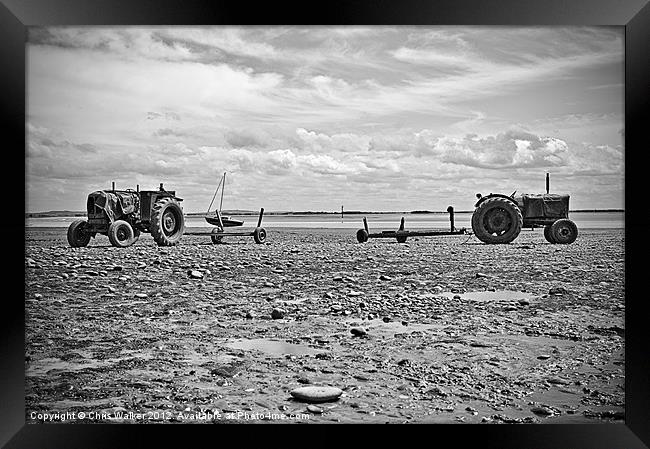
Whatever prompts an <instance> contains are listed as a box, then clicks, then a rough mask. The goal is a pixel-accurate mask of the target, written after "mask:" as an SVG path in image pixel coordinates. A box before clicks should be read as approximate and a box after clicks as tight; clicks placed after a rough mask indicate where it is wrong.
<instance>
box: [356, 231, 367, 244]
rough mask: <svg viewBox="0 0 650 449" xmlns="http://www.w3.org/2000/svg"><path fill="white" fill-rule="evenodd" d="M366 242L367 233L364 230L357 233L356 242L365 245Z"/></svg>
mask: <svg viewBox="0 0 650 449" xmlns="http://www.w3.org/2000/svg"><path fill="white" fill-rule="evenodd" d="M367 241H368V232H367V231H366V230H365V229H359V230H358V231H357V242H359V243H366V242H367Z"/></svg>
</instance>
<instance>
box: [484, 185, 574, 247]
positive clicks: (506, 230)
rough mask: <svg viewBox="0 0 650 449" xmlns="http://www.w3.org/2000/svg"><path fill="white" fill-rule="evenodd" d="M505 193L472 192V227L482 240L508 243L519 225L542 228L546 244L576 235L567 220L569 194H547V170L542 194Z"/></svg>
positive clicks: (563, 241) (569, 240) (569, 239)
mask: <svg viewBox="0 0 650 449" xmlns="http://www.w3.org/2000/svg"><path fill="white" fill-rule="evenodd" d="M515 193H516V192H513V193H512V195H510V196H507V195H503V194H499V193H494V194H493V193H490V194H489V195H487V196H482V195H481V194H480V193H478V194H476V197H477V198H478V201H477V202H476V204H475V205H474V206H475V207H476V209H474V214H473V215H472V230H473V231H474V234H475V235H476V237H478V239H479V240H481V241H482V242H485V243H510V242H512V241H513V240H514V239H516V238H517V236H518V235H519V232H520V231H521V228H541V227H543V228H544V237H545V238H546V240H547V241H548V242H550V243H561V244H569V243H573V242H574V241H575V239H576V238H577V237H578V227H577V226H576V224H575V223H574V222H573V221H571V220H569V195H557V194H550V193H548V173H547V174H546V193H545V194H520V195H517V196H515Z"/></svg>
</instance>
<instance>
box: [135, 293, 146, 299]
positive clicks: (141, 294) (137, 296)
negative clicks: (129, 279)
mask: <svg viewBox="0 0 650 449" xmlns="http://www.w3.org/2000/svg"><path fill="white" fill-rule="evenodd" d="M135 297H136V298H146V297H147V294H146V293H136V294H135Z"/></svg>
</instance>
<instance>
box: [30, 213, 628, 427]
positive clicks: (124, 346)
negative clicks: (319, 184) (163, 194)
mask: <svg viewBox="0 0 650 449" xmlns="http://www.w3.org/2000/svg"><path fill="white" fill-rule="evenodd" d="M443 218H444V216H443ZM249 221H251V223H252V222H253V221H256V220H254V219H253V218H250V219H249ZM408 223H409V221H408V219H407V224H408ZM370 224H371V226H372V224H373V223H372V222H371V223H370ZM360 225H361V223H359V227H360ZM393 228H396V226H394V227H393ZM266 229H267V240H266V243H264V244H255V243H254V242H253V239H252V237H232V238H225V239H224V243H223V244H217V245H213V244H212V242H211V241H210V238H209V237H205V236H192V235H185V236H183V238H182V239H181V241H180V243H179V244H178V245H177V246H173V247H158V246H157V245H156V244H155V242H154V241H153V239H152V238H151V236H150V235H148V234H143V235H142V236H141V238H140V240H139V241H138V242H137V243H136V244H135V245H133V246H131V247H127V248H114V247H112V246H110V244H109V241H108V239H107V238H106V237H105V236H97V237H96V238H95V239H93V240H91V242H90V244H89V246H88V247H85V248H71V247H69V245H68V243H67V241H66V229H65V228H63V227H58V228H55V227H47V228H43V227H27V228H26V230H25V248H26V255H25V329H26V337H25V345H26V346H25V375H26V391H25V402H26V420H27V422H28V423H30V422H43V421H46V420H47V419H46V417H47V416H51V415H48V414H51V413H53V412H70V413H72V414H71V415H69V416H70V418H66V420H68V421H73V422H80V423H82V422H129V423H145V422H198V423H214V422H242V423H243V422H248V423H250V422H286V423H290V422H303V423H304V422H313V423H317V422H333V423H384V422H390V423H410V422H413V423H486V424H489V423H593V422H616V423H623V419H624V408H625V403H624V396H625V394H624V393H625V392H624V379H625V366H624V362H625V359H624V351H625V325H624V317H625V290H624V285H625V270H624V265H625V254H624V245H625V239H624V236H625V233H624V229H623V228H615V229H608V228H600V229H595V228H594V229H584V228H580V232H579V236H578V238H577V240H576V241H575V242H574V243H573V244H570V245H553V244H549V243H548V242H546V240H545V239H544V236H543V232H542V231H541V230H539V229H538V230H534V231H533V230H523V231H522V232H521V234H520V235H519V237H518V238H517V239H516V240H515V241H514V242H512V243H511V244H507V245H486V244H483V243H481V242H480V241H479V240H478V239H477V238H476V237H474V236H470V235H454V236H441V237H421V238H409V239H408V241H407V242H406V243H403V244H400V243H397V242H396V241H395V240H393V239H371V240H370V241H368V242H366V243H363V244H361V243H358V242H357V241H356V237H355V231H356V230H355V229H348V228H339V229H336V228H332V227H323V228H318V227H313V228H299V227H287V226H285V227H277V228H273V227H267V228H266ZM304 386H332V387H336V388H339V389H341V390H342V392H343V393H342V394H341V395H340V397H339V398H338V399H337V400H334V401H330V402H323V403H318V404H310V403H305V402H301V401H298V400H296V399H295V398H293V397H292V395H291V394H290V392H291V391H292V390H294V389H296V388H298V387H304ZM79 413H81V414H82V415H83V417H80V416H79ZM91 413H92V414H91Z"/></svg>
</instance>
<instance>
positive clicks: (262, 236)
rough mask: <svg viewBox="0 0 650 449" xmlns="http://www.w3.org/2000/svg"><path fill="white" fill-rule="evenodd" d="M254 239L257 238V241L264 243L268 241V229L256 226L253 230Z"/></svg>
mask: <svg viewBox="0 0 650 449" xmlns="http://www.w3.org/2000/svg"><path fill="white" fill-rule="evenodd" d="M253 240H255V243H264V242H265V241H266V231H265V230H264V228H255V230H254V231H253Z"/></svg>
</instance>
